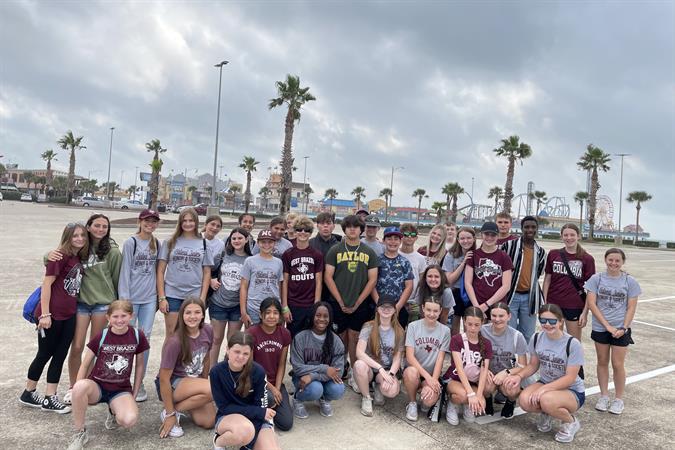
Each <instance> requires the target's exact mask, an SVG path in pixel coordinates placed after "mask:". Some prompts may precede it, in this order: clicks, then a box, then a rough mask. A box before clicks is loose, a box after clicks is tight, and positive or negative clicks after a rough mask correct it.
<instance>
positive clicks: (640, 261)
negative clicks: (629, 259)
mask: <svg viewBox="0 0 675 450" xmlns="http://www.w3.org/2000/svg"><path fill="white" fill-rule="evenodd" d="M637 262H639V263H655V262H675V259H639V260H638V261H637Z"/></svg>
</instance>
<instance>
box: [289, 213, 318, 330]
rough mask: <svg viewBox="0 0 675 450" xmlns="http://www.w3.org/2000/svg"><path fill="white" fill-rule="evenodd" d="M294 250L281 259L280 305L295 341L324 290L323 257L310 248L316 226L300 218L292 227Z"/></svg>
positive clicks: (304, 218)
mask: <svg viewBox="0 0 675 450" xmlns="http://www.w3.org/2000/svg"><path fill="white" fill-rule="evenodd" d="M293 231H295V239H296V241H295V247H293V248H291V249H290V250H286V252H284V254H283V255H282V256H281V262H283V264H284V281H283V285H282V286H281V305H282V312H283V315H284V320H285V321H286V326H287V327H288V330H289V331H290V332H291V337H295V335H296V334H298V333H299V332H300V331H301V330H302V326H303V324H304V323H305V320H306V319H307V318H308V317H309V315H310V314H311V311H312V306H313V305H314V303H316V302H318V301H320V300H321V289H322V287H323V255H322V254H321V252H319V251H318V250H316V249H314V248H312V247H310V246H309V237H310V236H311V235H312V232H313V231H314V222H312V220H311V219H310V218H308V217H307V216H299V217H297V218H296V220H295V223H294V225H293Z"/></svg>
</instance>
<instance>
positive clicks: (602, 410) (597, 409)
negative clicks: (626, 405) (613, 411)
mask: <svg viewBox="0 0 675 450" xmlns="http://www.w3.org/2000/svg"><path fill="white" fill-rule="evenodd" d="M595 410H596V411H600V412H607V411H608V410H609V409H600V408H598V407H597V406H596V407H595Z"/></svg>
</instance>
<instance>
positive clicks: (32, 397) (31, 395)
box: [19, 389, 45, 408]
mask: <svg viewBox="0 0 675 450" xmlns="http://www.w3.org/2000/svg"><path fill="white" fill-rule="evenodd" d="M44 400H45V399H44V397H42V396H41V395H40V394H38V392H37V390H35V391H28V390H25V389H24V391H23V393H22V394H21V397H19V401H20V402H21V403H23V404H24V405H26V406H30V407H31V408H40V407H42V402H43V401H44Z"/></svg>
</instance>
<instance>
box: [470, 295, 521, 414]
mask: <svg viewBox="0 0 675 450" xmlns="http://www.w3.org/2000/svg"><path fill="white" fill-rule="evenodd" d="M490 316H491V320H490V323H487V324H485V325H483V327H482V328H481V330H480V333H481V335H482V336H483V337H484V338H486V339H487V340H489V341H490V344H492V358H491V359H490V367H489V368H490V371H489V373H488V380H489V381H492V384H493V385H494V386H495V390H498V391H499V392H501V393H502V395H503V396H504V397H506V402H505V403H504V407H503V408H502V411H501V416H502V417H504V418H506V419H510V418H512V417H513V410H514V408H515V406H516V399H517V398H518V395H520V386H511V387H507V386H506V385H505V384H504V380H506V377H508V376H509V375H515V374H517V373H518V372H520V371H521V370H522V368H523V367H525V366H526V365H527V341H526V340H525V336H523V333H521V332H520V331H518V330H516V329H515V328H512V327H510V326H509V320H510V319H511V310H510V309H509V307H508V305H507V304H506V303H504V302H499V303H496V304H495V305H494V306H493V307H492V309H490ZM491 400H492V398H491V397H489V398H488V399H487V400H486V401H487V403H490V402H491ZM485 409H486V410H488V411H491V410H492V405H489V404H488V405H486V408H485Z"/></svg>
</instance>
